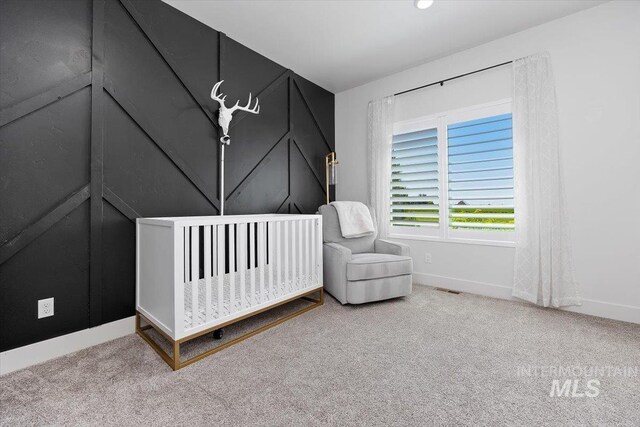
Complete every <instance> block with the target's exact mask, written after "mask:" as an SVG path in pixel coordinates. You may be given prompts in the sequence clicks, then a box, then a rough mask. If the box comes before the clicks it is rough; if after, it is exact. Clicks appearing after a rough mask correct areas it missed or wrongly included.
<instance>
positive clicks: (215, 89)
mask: <svg viewBox="0 0 640 427" xmlns="http://www.w3.org/2000/svg"><path fill="white" fill-rule="evenodd" d="M222 82H224V80H220V81H219V82H218V83H216V84H215V85H214V86H213V89H211V99H213V100H214V101H218V104H220V107H222V108H226V106H225V105H224V100H225V99H227V95H225V94H222V93H221V94H220V95H222V97H220V95H218V89H219V88H220V85H221V84H222Z"/></svg>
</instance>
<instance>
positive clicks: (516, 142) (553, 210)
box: [513, 53, 581, 307]
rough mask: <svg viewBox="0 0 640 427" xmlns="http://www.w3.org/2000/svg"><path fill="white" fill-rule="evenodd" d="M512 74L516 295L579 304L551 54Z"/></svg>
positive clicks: (523, 63)
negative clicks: (565, 196) (559, 142)
mask: <svg viewBox="0 0 640 427" xmlns="http://www.w3.org/2000/svg"><path fill="white" fill-rule="evenodd" d="M513 78H514V85H513V88H514V89H513V90H514V95H513V129H514V135H513V146H514V167H513V169H514V174H515V176H514V184H515V224H516V236H517V237H516V252H515V266H514V286H513V296H515V297H518V298H521V299H524V300H527V301H529V302H532V303H534V304H539V305H543V306H545V307H549V306H552V307H560V306H565V305H580V304H581V298H580V295H579V292H578V286H577V284H576V282H575V280H574V277H573V268H572V259H571V241H570V235H569V228H568V224H567V220H566V215H565V207H564V203H565V200H564V192H563V183H562V173H561V170H560V168H561V163H560V150H559V145H558V113H557V107H556V94H555V86H554V80H553V72H552V69H551V63H550V59H549V55H548V54H546V53H542V54H537V55H533V56H529V57H527V58H522V59H518V60H516V61H514V63H513Z"/></svg>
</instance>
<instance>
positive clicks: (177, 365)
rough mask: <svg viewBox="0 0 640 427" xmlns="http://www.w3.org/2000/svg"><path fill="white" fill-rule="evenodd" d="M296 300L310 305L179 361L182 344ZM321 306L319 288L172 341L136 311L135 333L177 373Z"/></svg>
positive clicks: (321, 290)
mask: <svg viewBox="0 0 640 427" xmlns="http://www.w3.org/2000/svg"><path fill="white" fill-rule="evenodd" d="M315 293H318V298H317V299H315V298H311V297H310V295H313V294H315ZM297 299H304V300H307V301H310V302H311V303H312V304H311V305H308V306H306V307H304V308H301V309H300V310H297V311H295V312H293V313H290V314H288V315H286V316H284V317H281V318H279V319H276V320H274V321H272V322H269V323H267V324H265V325H262V326H260V327H259V328H257V329H255V330H253V331H250V332H247V333H245V334H243V335H241V336H239V337H237V338H234V339H232V340H230V341H227V342H225V343H224V344H220V345H219V346H217V347H214V348H212V349H209V350H207V351H205V352H203V353H200V354H198V355H196V356H193V357H191V358H189V359H186V360H184V361H182V360H180V345H181V344H182V343H185V342H187V341H190V340H192V339H194V338H198V337H201V336H202V335H206V334H209V333H211V332H213V331H214V330H216V329H221V328H224V327H225V326H229V325H232V324H234V323H236V322H239V321H241V320H244V319H247V318H249V317H252V316H255V315H257V314H260V313H263V312H265V311H267V310H271V309H273V308H275V307H278V306H281V305H283V304H286V303H289V302H291V301H295V300H297ZM322 304H324V289H323V288H320V289H314V290H312V291H309V292H307V293H304V294H302V295H297V296H295V297H293V298H290V299H288V300H285V301H282V302H280V303H278V304H276V305H273V306H270V307H266V308H264V309H262V310H259V311H256V312H254V313H251V314H247V315H246V316H242V317H240V318H238V319H234V320H230V321H228V322H226V323H222V324H220V325H216V326H214V327H211V328H209V329H205V330H204V331H200V332H198V333H196V334H193V335H189V336H187V337H184V338H182V339H179V340H177V341H176V340H174V339H173V338H171V337H170V336H169V335H167V334H166V333H165V332H164V331H162V330H161V329H160V328H158V327H156V325H154V324H153V322H151V321H150V320H149V319H147V318H146V317H144V316H143V315H142V314H141V313H140V312H138V311H136V333H137V334H138V335H140V337H142V339H143V340H145V341H146V342H147V343H148V344H149V345H150V346H151V348H153V349H154V350H155V351H156V353H158V354H159V355H160V357H162V360H164V361H165V362H167V364H168V365H169V366H170V367H171V369H173V370H174V371H177V370H178V369H181V368H184V367H185V366H188V365H191V364H192V363H194V362H197V361H198V360H201V359H204V358H205V357H207V356H210V355H212V354H214V353H217V352H219V351H220V350H224V349H225V348H227V347H230V346H232V345H234V344H237V343H239V342H240V341H244V340H246V339H247V338H250V337H252V336H254V335H256V334H259V333H260V332H263V331H266V330H267V329H269V328H273V327H274V326H276V325H279V324H280V323H283V322H286V321H287V320H289V319H293V318H294V317H296V316H299V315H301V314H303V313H306V312H307V311H309V310H312V309H314V308H316V307H319V306H321V305H322ZM141 319H144V321H145V323H147V324H146V325H145V326H141ZM150 328H153V329H155V330H156V331H157V332H158V333H159V334H160V335H162V336H163V337H164V338H166V339H167V340H168V341H169V343H171V344H172V345H173V356H170V355H169V354H168V353H167V352H166V351H164V349H163V348H162V347H160V346H159V345H158V344H157V343H156V342H155V341H154V340H153V339H152V338H151V337H150V336H149V335H148V334H147V333H146V331H147V330H148V329H150Z"/></svg>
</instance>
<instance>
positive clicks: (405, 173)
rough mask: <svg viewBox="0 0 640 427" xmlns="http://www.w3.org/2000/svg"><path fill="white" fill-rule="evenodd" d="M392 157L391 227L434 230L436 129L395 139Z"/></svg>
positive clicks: (436, 221) (436, 209) (436, 211)
mask: <svg viewBox="0 0 640 427" xmlns="http://www.w3.org/2000/svg"><path fill="white" fill-rule="evenodd" d="M391 156H392V159H391V225H392V226H401V227H437V226H438V224H439V217H440V211H439V201H440V197H439V191H440V188H439V187H440V186H439V180H438V129H437V128H436V127H433V128H429V129H424V130H420V131H417V132H408V133H400V134H396V135H394V136H393V144H392V154H391Z"/></svg>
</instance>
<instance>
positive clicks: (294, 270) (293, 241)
mask: <svg viewBox="0 0 640 427" xmlns="http://www.w3.org/2000/svg"><path fill="white" fill-rule="evenodd" d="M297 231H298V227H296V222H295V221H291V290H294V289H296V288H297V280H298V262H297V261H298V254H297V253H296V249H297V246H298V245H297V234H298V233H297Z"/></svg>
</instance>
